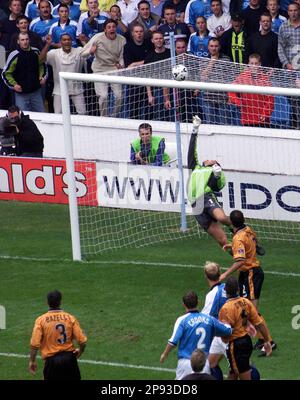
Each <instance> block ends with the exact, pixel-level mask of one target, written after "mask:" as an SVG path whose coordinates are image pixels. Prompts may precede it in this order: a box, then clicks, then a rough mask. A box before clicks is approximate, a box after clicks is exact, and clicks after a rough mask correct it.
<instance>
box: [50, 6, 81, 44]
mask: <svg viewBox="0 0 300 400" xmlns="http://www.w3.org/2000/svg"><path fill="white" fill-rule="evenodd" d="M69 13H70V11H69V7H68V6H67V5H66V4H60V5H59V6H58V15H59V20H58V21H57V22H55V23H54V24H53V25H52V26H51V28H50V31H49V34H50V35H51V36H52V42H53V44H52V47H54V48H58V47H61V43H60V39H61V35H62V34H64V33H68V34H69V36H70V37H71V39H72V47H77V42H76V31H77V22H76V21H72V20H70V18H69Z"/></svg>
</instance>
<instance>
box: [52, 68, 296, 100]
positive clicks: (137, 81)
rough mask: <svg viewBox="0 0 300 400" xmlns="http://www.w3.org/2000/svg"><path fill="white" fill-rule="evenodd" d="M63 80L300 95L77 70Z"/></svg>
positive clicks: (293, 90)
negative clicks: (85, 72) (79, 71)
mask: <svg viewBox="0 0 300 400" xmlns="http://www.w3.org/2000/svg"><path fill="white" fill-rule="evenodd" d="M120 71H121V70H120ZM59 75H60V78H61V80H75V81H84V82H104V83H119V84H123V85H126V84H127V85H141V86H151V87H168V88H176V89H192V90H208V91H218V92H235V93H252V94H269V95H274V96H297V97H299V96H300V90H299V89H298V88H283V87H273V86H251V85H233V84H227V83H211V82H193V81H188V80H187V81H175V80H169V79H153V78H139V77H130V76H123V75H122V76H119V75H110V74H103V75H102V74H96V73H95V74H81V73H75V72H60V73H59Z"/></svg>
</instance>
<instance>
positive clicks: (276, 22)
mask: <svg viewBox="0 0 300 400" xmlns="http://www.w3.org/2000/svg"><path fill="white" fill-rule="evenodd" d="M267 10H268V11H269V13H270V15H271V17H272V31H273V32H275V33H277V34H278V32H279V28H280V27H281V25H282V24H283V23H284V22H286V21H287V19H286V17H285V16H283V15H281V14H280V11H279V3H278V0H268V1H267Z"/></svg>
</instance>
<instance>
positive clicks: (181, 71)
mask: <svg viewBox="0 0 300 400" xmlns="http://www.w3.org/2000/svg"><path fill="white" fill-rule="evenodd" d="M172 74H173V78H174V79H175V80H176V81H184V80H185V79H186V78H187V77H188V71H187V68H186V66H185V65H182V64H178V65H175V66H174V67H173V68H172Z"/></svg>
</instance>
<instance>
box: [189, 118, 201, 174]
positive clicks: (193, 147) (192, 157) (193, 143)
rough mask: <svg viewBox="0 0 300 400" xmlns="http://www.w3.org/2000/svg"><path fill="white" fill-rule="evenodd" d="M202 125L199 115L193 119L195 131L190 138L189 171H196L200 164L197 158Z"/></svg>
mask: <svg viewBox="0 0 300 400" xmlns="http://www.w3.org/2000/svg"><path fill="white" fill-rule="evenodd" d="M200 125H201V119H200V118H199V117H198V115H195V116H194V117H193V131H192V134H191V138H190V144H189V150H188V169H191V170H194V169H195V167H196V166H197V165H199V163H198V156H197V135H198V130H199V127H200Z"/></svg>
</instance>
